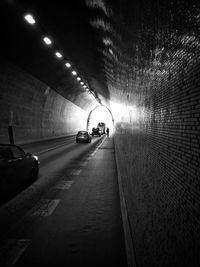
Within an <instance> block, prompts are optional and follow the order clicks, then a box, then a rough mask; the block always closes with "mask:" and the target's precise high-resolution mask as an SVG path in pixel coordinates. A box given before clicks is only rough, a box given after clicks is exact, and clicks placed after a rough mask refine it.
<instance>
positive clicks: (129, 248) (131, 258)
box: [113, 138, 137, 267]
mask: <svg viewBox="0 0 200 267" xmlns="http://www.w3.org/2000/svg"><path fill="white" fill-rule="evenodd" d="M113 139H114V138H113ZM114 147H115V161H116V165H117V174H118V175H117V176H118V186H119V196H120V206H121V214H122V222H123V228H124V238H125V247H126V256H127V262H128V267H136V266H137V265H136V258H135V251H134V246H133V239H132V234H131V226H130V222H129V216H128V211H127V205H126V200H125V197H124V191H123V185H122V179H121V172H120V168H119V160H118V156H117V153H116V152H117V146H116V144H115V139H114Z"/></svg>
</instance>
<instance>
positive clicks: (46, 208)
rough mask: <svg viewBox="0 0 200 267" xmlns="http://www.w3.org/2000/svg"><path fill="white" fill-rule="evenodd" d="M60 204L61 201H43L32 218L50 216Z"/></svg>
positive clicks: (33, 211) (37, 205)
mask: <svg viewBox="0 0 200 267" xmlns="http://www.w3.org/2000/svg"><path fill="white" fill-rule="evenodd" d="M59 202H60V200H59V199H54V200H51V199H42V200H40V201H39V202H38V203H37V204H36V205H35V207H34V208H33V210H32V212H31V214H30V216H50V215H51V214H52V213H53V211H54V210H55V208H56V207H57V205H58V203H59Z"/></svg>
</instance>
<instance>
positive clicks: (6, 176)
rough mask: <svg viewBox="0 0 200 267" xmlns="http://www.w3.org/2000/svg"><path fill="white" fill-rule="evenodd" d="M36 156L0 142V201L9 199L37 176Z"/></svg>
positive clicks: (15, 146)
mask: <svg viewBox="0 0 200 267" xmlns="http://www.w3.org/2000/svg"><path fill="white" fill-rule="evenodd" d="M38 173H39V161H38V157H37V156H35V155H33V154H30V153H25V152H24V150H23V149H22V148H21V147H19V146H17V145H11V144H0V203H1V204H2V203H4V202H6V201H7V200H9V199H11V198H12V197H14V196H15V195H17V194H18V193H20V192H21V191H22V190H24V189H25V188H26V187H27V186H29V185H31V184H32V183H33V182H34V181H35V180H36V179H37V177H38Z"/></svg>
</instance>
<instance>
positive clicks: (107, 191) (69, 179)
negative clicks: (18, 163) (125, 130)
mask: <svg viewBox="0 0 200 267" xmlns="http://www.w3.org/2000/svg"><path fill="white" fill-rule="evenodd" d="M63 142H64V143H62V141H61V140H60V141H59V144H58V143H51V145H50V146H49V145H47V146H46V145H44V144H43V146H39V147H36V145H34V146H33V147H32V148H31V147H27V148H25V147H24V149H25V150H26V149H27V150H29V152H34V153H35V154H37V155H38V156H39V159H40V162H41V164H40V174H39V179H38V181H37V182H36V183H34V184H33V185H32V186H30V187H29V188H28V189H27V190H25V191H24V192H22V193H21V194H20V195H18V196H17V197H16V198H15V199H14V200H12V201H10V202H9V203H7V204H6V205H4V206H3V207H1V208H0V224H1V227H0V238H1V242H0V265H1V266H30V267H31V266H37V265H40V266H70V267H73V266H74V267H75V266H76V267H78V266H89V267H90V266H101V267H102V266H109V267H111V266H122V267H125V266H127V262H126V253H125V243H124V234H123V226H122V218H121V211H120V202H119V193H118V183H117V170H116V164H115V158H114V147H113V140H112V138H106V137H103V138H93V140H92V143H91V144H76V143H75V142H74V141H73V138H72V139H71V140H70V138H69V139H68V140H63ZM52 144H53V146H52ZM53 147H54V148H53ZM38 148H39V150H38Z"/></svg>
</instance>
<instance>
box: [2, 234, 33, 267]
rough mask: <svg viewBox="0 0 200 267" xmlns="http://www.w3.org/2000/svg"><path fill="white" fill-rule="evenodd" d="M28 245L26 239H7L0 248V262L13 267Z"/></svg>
mask: <svg viewBox="0 0 200 267" xmlns="http://www.w3.org/2000/svg"><path fill="white" fill-rule="evenodd" d="M29 244H30V240H28V239H7V240H5V241H4V244H3V245H2V246H1V247H0V262H1V263H3V264H6V266H13V265H14V264H15V263H16V262H17V261H18V260H19V258H20V257H21V255H22V254H23V253H24V251H25V250H26V249H27V247H28V246H29Z"/></svg>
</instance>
